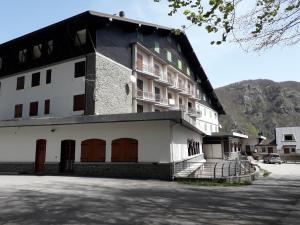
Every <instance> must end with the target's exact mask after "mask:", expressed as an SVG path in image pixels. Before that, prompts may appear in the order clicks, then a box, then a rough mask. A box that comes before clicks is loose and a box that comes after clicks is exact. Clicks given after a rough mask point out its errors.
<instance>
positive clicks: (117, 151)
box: [111, 138, 138, 162]
mask: <svg viewBox="0 0 300 225" xmlns="http://www.w3.org/2000/svg"><path fill="white" fill-rule="evenodd" d="M111 151H112V153H111V161H112V162H137V161H138V141H137V140H135V139H131V138H120V139H116V140H113V141H112V148H111Z"/></svg>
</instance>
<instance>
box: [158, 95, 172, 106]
mask: <svg viewBox="0 0 300 225" xmlns="http://www.w3.org/2000/svg"><path fill="white" fill-rule="evenodd" d="M155 101H156V102H157V103H160V104H163V105H169V100H168V99H167V98H163V97H162V96H161V95H160V94H156V95H155Z"/></svg>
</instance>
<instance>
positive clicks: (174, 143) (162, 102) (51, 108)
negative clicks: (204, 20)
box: [0, 11, 224, 179]
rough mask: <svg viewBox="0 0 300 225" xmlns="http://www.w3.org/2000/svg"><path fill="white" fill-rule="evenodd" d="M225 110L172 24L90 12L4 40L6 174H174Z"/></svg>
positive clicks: (0, 92) (0, 78)
mask: <svg viewBox="0 0 300 225" xmlns="http://www.w3.org/2000/svg"><path fill="white" fill-rule="evenodd" d="M219 114H224V110H223V108H222V106H221V104H220V103H219V101H218V98H217V96H216V95H215V93H214V91H213V88H212V86H211V84H210V82H209V80H208V78H207V76H206V74H205V72H204V70H203V68H202V66H201V65H200V63H199V61H198V59H197V57H196V55H195V53H194V51H193V49H192V47H191V45H190V43H189V41H188V39H187V37H186V35H185V34H184V33H181V34H180V35H175V34H174V33H173V32H172V29H170V28H166V27H161V26H158V25H155V24H149V23H144V22H140V21H135V20H130V19H126V18H123V17H117V16H111V15H107V14H102V13H96V12H91V11H88V12H85V13H82V14H80V15H77V16H75V17H72V18H69V19H67V20H64V21H61V22H59V23H57V24H54V25H51V26H49V27H46V28H43V29H41V30H38V31H35V32H33V33H30V34H27V35H25V36H22V37H20V38H17V39H15V40H12V41H9V42H7V43H4V44H1V45H0V154H1V157H0V172H22V173H34V172H37V173H51V174H53V173H66V172H67V173H69V172H72V173H75V174H86V175H95V176H120V177H122V176H126V177H144V178H148V177H150V178H160V179H171V178H172V177H173V176H174V167H175V166H176V164H178V163H182V162H185V161H188V160H190V161H191V160H194V161H195V160H196V161H201V160H202V161H203V151H202V140H203V139H202V138H203V136H204V135H211V133H213V132H218V131H219Z"/></svg>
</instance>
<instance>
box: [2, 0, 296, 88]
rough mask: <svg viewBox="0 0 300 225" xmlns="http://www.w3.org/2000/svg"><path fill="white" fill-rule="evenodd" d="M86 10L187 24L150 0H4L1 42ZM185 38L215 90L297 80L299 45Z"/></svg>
mask: <svg viewBox="0 0 300 225" xmlns="http://www.w3.org/2000/svg"><path fill="white" fill-rule="evenodd" d="M86 10H94V11H99V12H103V13H108V14H115V13H118V12H119V11H124V12H125V16H126V17H127V18H131V19H137V20H142V21H146V22H151V23H156V24H159V25H164V26H168V27H172V28H180V27H181V26H182V25H186V24H188V23H187V21H186V20H185V18H184V17H183V16H182V15H180V14H176V15H174V16H168V12H169V8H168V4H167V2H166V0H162V3H155V2H154V1H153V0H22V1H20V0H2V1H1V7H0V28H1V29H0V43H4V42H6V41H9V40H11V39H14V38H17V37H19V36H22V35H24V34H27V33H30V32H32V31H35V30H37V29H39V28H42V27H45V26H48V25H50V24H52V23H55V22H58V21H60V20H63V19H66V18H68V17H71V16H73V15H76V14H79V13H81V12H84V11H86ZM186 34H187V36H188V38H189V40H190V42H191V44H192V46H193V48H194V51H195V52H196V54H197V56H198V58H199V60H200V62H201V64H202V67H203V68H204V70H205V72H206V74H207V76H208V78H209V80H210V82H211V83H212V85H213V87H215V88H217V87H221V86H225V85H228V84H231V83H235V82H239V81H242V80H249V79H270V80H274V81H290V80H294V81H300V72H299V71H300V70H299V67H298V66H299V64H300V44H298V45H293V46H277V47H275V48H272V49H270V50H266V51H264V52H261V53H257V52H250V53H249V52H245V51H243V50H242V49H241V48H240V47H239V46H238V45H237V44H235V43H225V44H223V45H221V46H212V45H210V42H211V41H212V40H213V37H212V36H211V35H209V34H208V33H206V32H205V31H204V30H203V28H201V27H197V26H192V27H190V28H189V29H188V30H186ZM298 63H299V64H298ZM297 65H298V66H297Z"/></svg>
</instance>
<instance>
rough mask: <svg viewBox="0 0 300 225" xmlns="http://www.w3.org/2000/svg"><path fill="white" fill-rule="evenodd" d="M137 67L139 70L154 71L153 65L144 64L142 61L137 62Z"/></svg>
mask: <svg viewBox="0 0 300 225" xmlns="http://www.w3.org/2000/svg"><path fill="white" fill-rule="evenodd" d="M136 69H137V70H139V71H142V72H146V73H151V74H153V73H154V69H153V66H150V65H148V64H144V63H141V62H137V64H136Z"/></svg>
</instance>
